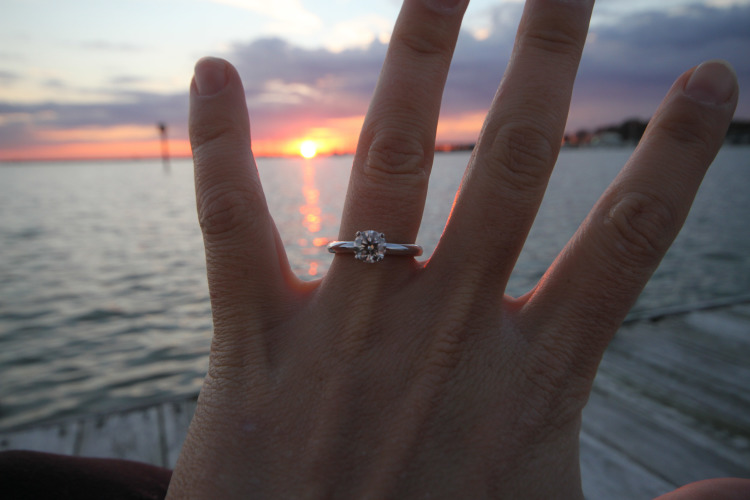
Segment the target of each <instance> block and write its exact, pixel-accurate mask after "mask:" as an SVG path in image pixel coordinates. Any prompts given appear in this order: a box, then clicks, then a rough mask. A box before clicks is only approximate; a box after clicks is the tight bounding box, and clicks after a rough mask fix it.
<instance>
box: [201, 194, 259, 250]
mask: <svg viewBox="0 0 750 500" xmlns="http://www.w3.org/2000/svg"><path fill="white" fill-rule="evenodd" d="M258 205H259V200H257V198H256V197H255V196H253V194H252V193H249V192H246V191H242V190H237V189H230V188H226V187H217V188H214V189H213V190H212V191H209V192H208V193H205V194H204V195H203V196H202V197H201V199H200V200H199V203H198V222H199V223H200V227H201V230H202V231H203V234H204V235H206V236H207V237H211V238H212V239H217V238H218V239H221V238H222V237H229V236H231V235H233V234H235V233H236V232H237V231H239V230H241V229H242V228H244V227H246V226H247V225H248V223H249V221H250V216H251V214H254V213H256V212H257V211H258V208H259V207H258Z"/></svg>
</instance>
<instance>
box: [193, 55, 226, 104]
mask: <svg viewBox="0 0 750 500" xmlns="http://www.w3.org/2000/svg"><path fill="white" fill-rule="evenodd" d="M226 84H227V63H226V62H224V61H222V60H221V59H217V58H215V57H204V58H203V59H201V60H200V61H198V62H197V63H196V64H195V87H196V89H197V90H198V95H201V96H211V95H214V94H217V93H219V92H220V91H221V89H223V88H224V87H225V86H226Z"/></svg>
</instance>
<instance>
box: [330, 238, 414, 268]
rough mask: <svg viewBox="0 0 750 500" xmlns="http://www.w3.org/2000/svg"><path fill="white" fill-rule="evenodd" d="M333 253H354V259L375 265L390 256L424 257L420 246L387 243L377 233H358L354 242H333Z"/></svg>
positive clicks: (331, 248) (331, 244)
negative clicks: (386, 255)
mask: <svg viewBox="0 0 750 500" xmlns="http://www.w3.org/2000/svg"><path fill="white" fill-rule="evenodd" d="M328 251H329V252H331V253H353V254H354V258H355V259H357V260H361V261H362V262H367V263H369V264H374V263H375V262H380V261H381V260H383V258H384V257H385V254H386V253H387V254H388V255H407V256H413V257H418V256H420V255H422V247H420V246H419V245H410V244H403V245H402V244H398V243H387V242H386V241H385V235H384V234H383V233H379V232H377V231H372V230H370V231H357V234H356V236H355V238H354V241H333V242H331V243H329V244H328Z"/></svg>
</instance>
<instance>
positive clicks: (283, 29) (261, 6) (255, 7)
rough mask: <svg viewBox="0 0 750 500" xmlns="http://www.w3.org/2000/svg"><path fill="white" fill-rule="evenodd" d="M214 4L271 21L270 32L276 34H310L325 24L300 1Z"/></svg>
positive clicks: (228, 0) (254, 0)
mask: <svg viewBox="0 0 750 500" xmlns="http://www.w3.org/2000/svg"><path fill="white" fill-rule="evenodd" d="M209 1H211V2H213V3H217V4H221V5H226V6H229V7H235V8H238V9H243V10H249V11H251V12H256V13H258V14H262V15H264V16H266V17H268V18H270V19H272V21H271V23H270V24H269V25H268V28H269V31H272V32H274V33H284V34H285V33H288V34H292V33H309V32H313V31H316V30H318V29H320V28H321V27H322V26H323V22H322V21H321V20H320V18H319V17H318V16H316V15H315V14H313V13H312V12H310V11H309V10H307V9H305V7H304V6H303V5H302V2H301V1H300V0H209Z"/></svg>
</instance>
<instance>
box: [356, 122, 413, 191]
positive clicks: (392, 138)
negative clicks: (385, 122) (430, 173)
mask: <svg viewBox="0 0 750 500" xmlns="http://www.w3.org/2000/svg"><path fill="white" fill-rule="evenodd" d="M381 136H387V137H382V138H375V139H374V140H373V142H372V144H371V146H370V149H369V150H368V152H367V159H366V161H365V165H364V169H363V171H364V174H365V175H366V176H367V177H369V178H370V179H372V180H375V181H377V180H383V179H384V178H385V180H386V182H393V181H394V179H398V180H403V181H405V182H407V183H409V182H413V181H414V180H415V179H416V180H420V179H423V178H424V177H425V176H426V174H427V169H428V159H427V155H426V154H425V148H424V146H423V145H422V144H421V142H420V141H419V140H418V139H416V138H413V137H409V136H408V135H405V134H402V133H398V132H397V131H390V130H389V131H385V132H383V133H381Z"/></svg>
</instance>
